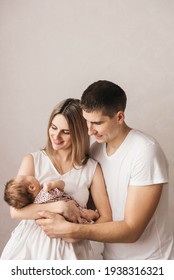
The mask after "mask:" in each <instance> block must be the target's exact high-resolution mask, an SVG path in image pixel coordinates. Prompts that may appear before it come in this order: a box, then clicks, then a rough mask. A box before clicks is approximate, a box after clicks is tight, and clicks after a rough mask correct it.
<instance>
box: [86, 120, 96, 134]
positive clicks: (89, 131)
mask: <svg viewBox="0 0 174 280" xmlns="http://www.w3.org/2000/svg"><path fill="white" fill-rule="evenodd" d="M87 125H88V135H89V136H91V135H94V134H95V133H96V131H95V129H94V127H93V125H92V124H91V123H87Z"/></svg>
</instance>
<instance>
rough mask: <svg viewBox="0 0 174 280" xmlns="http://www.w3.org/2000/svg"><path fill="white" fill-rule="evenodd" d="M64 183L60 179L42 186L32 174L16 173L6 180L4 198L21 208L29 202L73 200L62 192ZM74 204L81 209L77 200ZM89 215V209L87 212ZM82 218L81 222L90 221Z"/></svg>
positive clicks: (15, 206)
mask: <svg viewBox="0 0 174 280" xmlns="http://www.w3.org/2000/svg"><path fill="white" fill-rule="evenodd" d="M64 186H65V183H64V181H62V180H57V181H48V182H47V183H44V184H43V186H42V185H40V183H39V181H38V180H37V179H36V178H35V177H34V176H28V175H18V176H17V177H15V178H13V179H11V180H10V181H8V182H7V183H6V185H5V190H4V200H5V201H6V202H7V203H8V204H9V205H10V206H12V207H14V208H17V209H21V208H22V207H25V206H27V205H28V204H31V203H48V202H54V201H58V200H64V201H68V200H73V198H72V197H71V196H70V195H68V194H67V193H66V192H64ZM76 205H77V206H78V207H79V209H80V210H81V211H84V210H85V208H82V207H81V206H80V205H79V204H78V203H77V202H76ZM88 211H89V210H88ZM88 214H89V215H90V211H89V213H88ZM91 222H93V221H92V219H91V221H90V222H88V221H87V220H86V219H83V223H91Z"/></svg>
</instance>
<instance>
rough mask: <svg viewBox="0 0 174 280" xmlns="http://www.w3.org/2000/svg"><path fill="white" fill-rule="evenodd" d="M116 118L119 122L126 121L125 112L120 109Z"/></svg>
mask: <svg viewBox="0 0 174 280" xmlns="http://www.w3.org/2000/svg"><path fill="white" fill-rule="evenodd" d="M116 118H117V121H118V122H123V121H124V118H125V116H124V112H123V111H118V112H117V114H116Z"/></svg>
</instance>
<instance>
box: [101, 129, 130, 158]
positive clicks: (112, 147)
mask: <svg viewBox="0 0 174 280" xmlns="http://www.w3.org/2000/svg"><path fill="white" fill-rule="evenodd" d="M130 130H131V128H130V127H128V126H127V125H126V124H124V125H123V127H122V128H121V130H120V132H119V134H118V135H117V136H116V137H115V138H114V139H113V140H112V141H110V142H109V143H107V144H106V152H107V155H108V156H111V155H112V154H114V153H115V151H116V150H117V149H118V148H119V147H120V146H121V144H122V143H123V141H124V140H125V138H126V136H127V135H128V133H129V132H130Z"/></svg>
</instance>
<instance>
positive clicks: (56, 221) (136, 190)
mask: <svg viewBox="0 0 174 280" xmlns="http://www.w3.org/2000/svg"><path fill="white" fill-rule="evenodd" d="M161 191H162V184H156V185H151V186H140V187H139V186H130V187H129V190H128V196H127V201H126V207H125V213H124V219H123V220H122V221H113V222H107V223H101V224H100V223H99V224H92V225H88V224H85V225H82V224H72V223H69V222H67V221H65V220H64V219H63V217H62V216H59V215H57V214H54V213H49V212H42V213H40V215H43V219H38V220H37V223H38V224H39V225H40V226H41V227H42V229H43V230H44V231H45V233H46V234H47V235H48V236H49V237H56V238H67V239H69V238H73V239H89V240H94V241H101V242H109V243H133V242H136V241H137V240H138V239H139V238H140V236H141V234H142V233H143V232H144V230H145V228H146V226H147V224H148V223H149V221H150V219H151V218H152V216H153V214H154V212H155V210H156V208H157V205H158V202H159V200H160V196H161Z"/></svg>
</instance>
